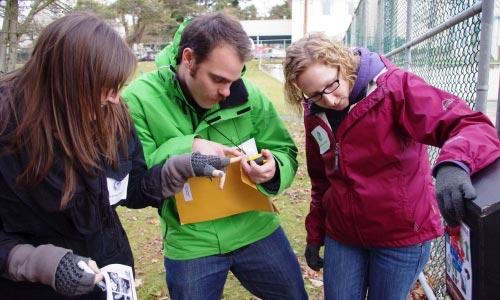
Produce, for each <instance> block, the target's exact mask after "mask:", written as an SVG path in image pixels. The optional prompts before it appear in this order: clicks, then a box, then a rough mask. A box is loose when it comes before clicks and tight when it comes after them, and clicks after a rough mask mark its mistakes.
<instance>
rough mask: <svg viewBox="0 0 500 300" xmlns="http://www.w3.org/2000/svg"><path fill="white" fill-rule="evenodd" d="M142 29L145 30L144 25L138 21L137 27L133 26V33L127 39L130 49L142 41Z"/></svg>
mask: <svg viewBox="0 0 500 300" xmlns="http://www.w3.org/2000/svg"><path fill="white" fill-rule="evenodd" d="M144 29H146V24H144V23H142V22H141V21H140V20H139V21H137V25H136V26H134V32H132V34H131V35H130V36H128V37H127V44H128V45H129V46H130V47H132V45H133V44H138V43H140V42H141V41H142V36H143V35H144Z"/></svg>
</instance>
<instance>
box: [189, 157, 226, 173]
mask: <svg viewBox="0 0 500 300" xmlns="http://www.w3.org/2000/svg"><path fill="white" fill-rule="evenodd" d="M229 162H230V160H229V158H227V157H219V156H215V155H203V154H200V153H199V152H194V153H193V154H192V155H191V164H192V166H193V170H194V174H195V175H196V176H208V177H211V176H212V172H213V171H214V170H221V171H222V170H223V169H224V168H225V167H226V166H227V165H229Z"/></svg>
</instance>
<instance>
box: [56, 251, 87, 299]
mask: <svg viewBox="0 0 500 300" xmlns="http://www.w3.org/2000/svg"><path fill="white" fill-rule="evenodd" d="M89 260H90V259H89V258H85V257H81V256H78V255H75V254H73V253H66V255H64V256H63V258H62V259H61V261H60V262H59V265H58V266H57V270H56V275H55V290H56V291H57V292H58V293H60V294H63V295H65V296H70V297H71V296H77V295H83V294H87V293H90V292H92V290H93V289H94V279H95V274H91V273H87V272H85V271H84V270H82V269H80V267H79V266H78V262H79V261H83V262H85V263H88V262H89Z"/></svg>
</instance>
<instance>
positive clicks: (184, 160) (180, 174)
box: [161, 154, 195, 198]
mask: <svg viewBox="0 0 500 300" xmlns="http://www.w3.org/2000/svg"><path fill="white" fill-rule="evenodd" d="M193 176H195V174H194V171H193V167H192V166H191V154H183V155H175V156H171V157H170V158H169V159H167V160H166V161H165V163H164V164H163V167H162V168H161V192H162V196H163V197H165V198H166V197H170V196H172V195H174V194H175V193H177V192H179V191H180V190H182V187H183V186H184V183H186V181H187V180H188V178H189V177H193Z"/></svg>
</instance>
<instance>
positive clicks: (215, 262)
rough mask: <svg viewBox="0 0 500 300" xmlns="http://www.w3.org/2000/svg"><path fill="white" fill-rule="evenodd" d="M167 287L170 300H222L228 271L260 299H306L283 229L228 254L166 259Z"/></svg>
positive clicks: (298, 270)
mask: <svg viewBox="0 0 500 300" xmlns="http://www.w3.org/2000/svg"><path fill="white" fill-rule="evenodd" d="M165 269H166V273H167V275H166V277H167V286H168V292H169V294H170V298H171V299H173V300H180V299H189V300H198V299H221V297H222V292H223V290H224V283H225V282H226V278H227V275H228V273H229V271H231V272H232V273H233V274H234V276H236V278H238V280H239V281H240V282H241V284H242V285H243V286H244V287H245V288H246V289H247V290H248V291H249V292H250V293H252V294H253V295H255V296H257V297H259V298H262V299H307V294H306V291H305V288H304V280H303V279H302V273H301V271H300V266H299V262H298V261H297V257H296V256H295V254H294V253H293V251H292V248H291V246H290V243H289V242H288V240H287V238H286V236H285V233H284V232H283V229H282V228H281V227H279V228H278V229H276V231H274V232H273V233H272V234H271V235H269V236H268V237H266V238H264V239H262V240H260V241H257V242H254V243H252V244H250V245H248V246H245V247H242V248H240V249H237V250H235V251H232V252H230V253H227V254H221V255H212V256H207V257H201V258H196V259H189V260H172V259H168V258H165Z"/></svg>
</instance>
